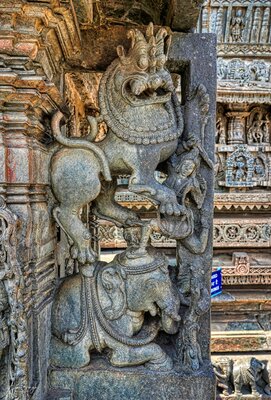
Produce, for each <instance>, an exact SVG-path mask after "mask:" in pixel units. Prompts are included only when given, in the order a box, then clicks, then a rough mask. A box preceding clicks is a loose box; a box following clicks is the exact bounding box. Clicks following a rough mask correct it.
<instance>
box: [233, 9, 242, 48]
mask: <svg viewBox="0 0 271 400" xmlns="http://www.w3.org/2000/svg"><path fill="white" fill-rule="evenodd" d="M244 27H245V21H244V17H243V12H242V10H236V11H235V16H233V17H232V19H231V25H230V37H231V41H232V42H234V43H235V42H242V41H243V30H244Z"/></svg>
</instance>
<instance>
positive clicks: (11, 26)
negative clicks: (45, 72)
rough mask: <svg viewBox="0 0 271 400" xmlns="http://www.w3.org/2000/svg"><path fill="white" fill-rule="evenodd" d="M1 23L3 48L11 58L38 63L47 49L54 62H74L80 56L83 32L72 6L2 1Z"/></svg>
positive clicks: (0, 32) (0, 37) (0, 35)
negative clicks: (25, 57) (26, 58)
mask: <svg viewBox="0 0 271 400" xmlns="http://www.w3.org/2000/svg"><path fill="white" fill-rule="evenodd" d="M56 3H57V2H56ZM0 21H1V23H0V45H1V44H2V46H1V47H2V48H3V50H4V52H5V53H7V54H13V55H17V54H18V55H22V54H24V55H27V56H29V57H30V58H31V59H37V57H38V53H39V52H40V51H41V50H43V49H45V48H47V51H49V53H50V56H51V58H52V60H53V59H54V58H55V57H57V56H58V57H59V59H60V58H61V56H63V57H64V58H65V60H66V61H70V62H73V61H74V59H77V58H78V57H79V56H80V48H81V43H80V31H79V29H78V26H77V24H76V20H75V19H74V13H73V10H72V7H71V4H68V3H67V4H66V7H63V6H62V7H61V6H60V5H59V6H52V3H50V4H48V3H47V4H46V3H44V2H42V3H40V2H29V3H28V2H27V3H26V2H25V1H22V0H21V1H20V0H18V1H16V0H15V1H13V2H10V1H8V0H2V2H1V3H0ZM0 49H1V48H0ZM1 50H2V49H1ZM59 52H61V53H62V55H61V56H60V55H59ZM56 61H57V60H56Z"/></svg>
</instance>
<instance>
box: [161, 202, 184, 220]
mask: <svg viewBox="0 0 271 400" xmlns="http://www.w3.org/2000/svg"><path fill="white" fill-rule="evenodd" d="M160 213H161V214H166V215H170V216H171V215H175V216H177V217H178V216H180V215H181V214H183V206H181V205H180V204H178V203H176V202H168V203H161V205H160Z"/></svg>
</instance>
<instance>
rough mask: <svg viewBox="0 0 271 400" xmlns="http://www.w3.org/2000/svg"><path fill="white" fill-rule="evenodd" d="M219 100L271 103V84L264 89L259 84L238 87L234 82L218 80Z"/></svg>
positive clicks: (222, 101) (226, 101)
mask: <svg viewBox="0 0 271 400" xmlns="http://www.w3.org/2000/svg"><path fill="white" fill-rule="evenodd" d="M217 101H218V102H219V103H227V104H230V103H242V104H271V86H270V87H269V86H268V87H267V88H266V89H262V88H260V87H258V86H252V85H251V86H249V87H242V86H241V87H240V86H239V87H238V86H237V85H235V84H232V82H229V84H228V85H227V83H226V82H224V81H223V83H222V82H220V81H218V86H217Z"/></svg>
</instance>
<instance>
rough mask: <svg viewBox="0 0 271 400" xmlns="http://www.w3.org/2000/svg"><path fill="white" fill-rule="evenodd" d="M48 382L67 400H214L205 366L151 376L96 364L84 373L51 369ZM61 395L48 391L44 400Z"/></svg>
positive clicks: (211, 374) (210, 372)
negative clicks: (187, 370)
mask: <svg viewBox="0 0 271 400" xmlns="http://www.w3.org/2000/svg"><path fill="white" fill-rule="evenodd" d="M49 381H50V385H51V386H53V387H54V388H57V389H62V390H63V389H64V390H67V392H64V393H65V399H67V400H70V399H80V400H81V399H82V400H90V399H99V400H126V399H129V400H130V399H131V400H153V399H156V398H159V399H161V400H176V399H200V400H215V394H214V388H213V386H214V382H215V379H214V376H213V373H212V370H211V369H210V368H209V367H208V366H207V365H206V366H205V368H204V371H199V372H198V373H194V374H193V375H183V374H178V373H176V372H172V373H168V372H167V373H156V374H152V373H151V372H148V371H146V370H145V369H144V368H142V367H138V368H136V369H131V368H130V369H128V368H124V369H116V368H112V367H110V366H109V365H108V364H106V363H104V362H102V363H101V362H100V361H98V362H95V363H93V364H92V365H91V366H90V367H87V368H85V369H84V370H63V369H61V370H57V369H51V370H50V372H49ZM62 393H63V392H62ZM62 396H63V395H58V394H57V391H51V392H50V393H49V396H48V400H60V399H62V398H63V397H64V396H63V397H62Z"/></svg>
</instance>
